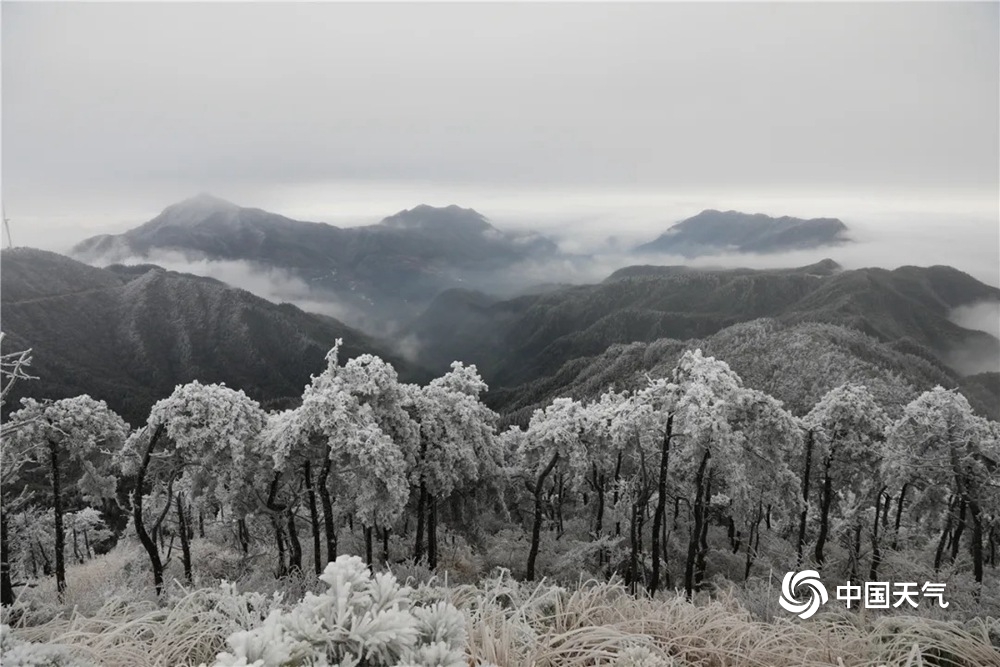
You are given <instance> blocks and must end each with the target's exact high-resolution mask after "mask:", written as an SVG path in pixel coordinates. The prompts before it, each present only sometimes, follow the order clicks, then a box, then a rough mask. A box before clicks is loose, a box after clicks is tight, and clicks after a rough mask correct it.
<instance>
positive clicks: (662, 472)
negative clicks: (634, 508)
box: [612, 378, 679, 595]
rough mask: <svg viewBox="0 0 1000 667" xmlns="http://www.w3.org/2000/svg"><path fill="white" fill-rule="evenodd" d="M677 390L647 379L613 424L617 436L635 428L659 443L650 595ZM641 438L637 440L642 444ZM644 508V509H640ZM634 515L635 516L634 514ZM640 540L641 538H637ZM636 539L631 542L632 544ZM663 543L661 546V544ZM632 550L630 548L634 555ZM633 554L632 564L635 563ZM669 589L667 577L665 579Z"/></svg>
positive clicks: (656, 580) (655, 579)
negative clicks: (647, 381)
mask: <svg viewBox="0 0 1000 667" xmlns="http://www.w3.org/2000/svg"><path fill="white" fill-rule="evenodd" d="M678 393H679V387H678V386H677V385H676V384H674V383H672V382H669V381H667V380H666V379H664V378H658V379H656V380H650V381H649V384H648V385H647V386H646V387H645V388H643V389H642V390H640V391H638V392H636V394H635V396H634V397H631V398H627V399H625V400H624V401H623V402H622V403H621V404H620V406H619V408H618V409H617V410H616V411H615V419H614V420H613V421H612V424H613V425H614V426H615V427H616V429H617V431H618V433H619V434H621V433H622V431H624V432H625V435H624V436H620V438H621V437H624V438H626V439H627V438H628V431H630V430H633V429H637V430H638V431H639V432H640V433H641V434H642V435H643V436H645V438H646V439H648V438H652V440H653V441H654V443H657V444H658V447H657V449H658V450H659V451H658V454H659V458H660V460H659V463H658V465H657V475H656V508H655V510H654V512H653V526H652V540H651V542H652V543H651V545H650V555H651V556H652V558H653V562H652V567H651V571H650V577H649V583H648V590H649V594H650V595H653V594H654V593H656V590H657V588H659V586H660V560H661V557H663V556H664V554H663V553H661V547H665V544H666V539H665V537H664V535H665V533H664V529H665V518H666V512H667V478H668V473H669V470H670V448H671V444H672V441H673V438H674V411H675V408H676V403H677V398H678ZM642 440H643V438H642V437H640V438H637V441H638V442H639V443H640V446H641V443H642ZM643 509H645V508H643ZM633 515H635V513H633ZM639 537H640V538H641V535H640V536H639ZM635 542H636V540H633V544H635ZM661 542H662V544H661ZM634 551H635V548H634V546H633V552H634ZM635 560H636V555H635V554H634V553H633V555H632V557H631V561H632V562H633V563H634V561H635ZM667 585H668V586H669V575H668V577H667Z"/></svg>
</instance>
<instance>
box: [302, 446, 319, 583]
mask: <svg viewBox="0 0 1000 667" xmlns="http://www.w3.org/2000/svg"><path fill="white" fill-rule="evenodd" d="M302 477H303V478H304V479H305V483H306V496H307V497H308V500H309V525H310V526H312V543H313V570H314V571H315V572H316V574H319V573H320V572H322V571H323V554H322V553H320V546H319V512H318V511H317V510H316V490H315V489H314V488H313V478H312V465H311V464H310V463H309V461H308V460H307V461H306V462H305V464H304V465H303V466H302Z"/></svg>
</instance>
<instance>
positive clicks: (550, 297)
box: [407, 260, 1000, 387]
mask: <svg viewBox="0 0 1000 667" xmlns="http://www.w3.org/2000/svg"><path fill="white" fill-rule="evenodd" d="M981 301H1000V290H998V289H997V288H995V287H991V286H989V285H985V284H983V283H981V282H979V281H977V280H976V279H975V278H973V277H971V276H969V275H967V274H965V273H962V272H961V271H958V270H957V269H953V268H950V267H944V266H934V267H927V268H920V267H902V268H899V269H896V270H893V271H888V270H885V269H878V268H868V269H857V270H852V271H845V270H842V269H841V268H840V267H839V265H837V264H836V262H834V261H832V260H824V261H822V262H819V263H817V264H814V265H810V266H806V267H802V268H799V269H781V270H751V269H695V268H690V267H684V266H675V267H650V266H638V267H628V268H625V269H622V270H619V271H617V272H615V273H614V274H612V275H611V276H609V277H608V278H607V279H606V280H604V281H603V282H601V283H598V284H594V285H578V286H574V287H568V288H564V289H560V290H556V291H550V292H546V293H543V294H534V295H525V296H521V297H517V298H514V299H497V298H495V297H491V296H489V295H486V294H482V293H477V292H470V291H468V290H450V291H447V292H445V293H443V294H441V295H440V296H438V297H437V299H435V300H434V302H433V303H431V305H430V306H429V307H428V309H427V310H426V311H425V312H424V313H423V314H422V315H421V316H420V317H418V318H416V319H415V320H414V321H413V322H412V323H411V324H410V326H409V328H408V329H407V333H408V335H409V336H411V338H412V339H413V340H414V341H415V343H416V345H417V349H418V350H419V353H418V357H417V358H418V360H419V362H420V363H422V364H424V365H426V366H427V367H428V368H430V369H431V370H434V371H437V370H440V369H442V368H446V367H447V363H448V362H450V361H451V359H453V358H459V359H463V360H466V361H469V362H472V363H476V364H477V365H479V367H480V368H481V369H482V370H483V372H484V376H485V377H486V379H487V380H488V381H490V382H492V383H493V384H494V385H496V386H497V387H514V386H518V385H520V384H523V383H526V382H532V381H535V380H537V379H539V378H542V377H546V376H550V375H552V374H554V373H556V372H557V371H558V370H559V369H560V368H561V367H562V366H563V365H564V364H565V363H567V362H569V361H571V360H572V359H575V358H578V357H586V356H591V355H597V354H600V353H602V352H603V351H604V350H606V349H607V348H608V347H609V346H611V345H614V344H621V343H633V342H652V341H656V340H658V339H662V338H669V339H674V340H681V341H683V340H691V339H703V338H706V337H709V336H712V335H713V334H715V333H717V332H719V331H721V330H722V329H725V328H726V327H729V326H731V325H733V324H737V323H739V322H747V321H750V320H755V319H758V318H773V319H775V320H778V321H780V322H783V323H787V324H796V323H800V322H818V323H827V324H835V325H840V326H845V327H850V328H852V329H856V330H858V331H860V332H862V333H864V334H866V335H868V336H871V337H872V338H873V339H875V340H878V341H882V342H884V343H891V344H893V345H896V346H902V347H906V348H908V349H912V350H917V351H919V354H920V355H921V356H923V357H927V358H932V359H934V360H935V361H936V363H937V364H938V365H940V366H942V367H944V368H947V367H948V363H949V362H950V361H951V360H952V357H953V356H954V355H955V354H956V352H958V351H968V350H973V351H975V354H974V355H972V356H974V357H975V358H977V359H983V360H987V361H986V363H987V364H992V366H987V367H988V368H991V369H998V368H1000V361H998V360H1000V341H998V340H997V339H996V338H995V337H994V336H991V335H990V334H988V333H985V332H982V331H974V330H970V329H965V328H963V327H961V326H959V325H957V324H955V323H954V322H952V321H951V320H949V319H948V315H949V313H950V312H951V310H952V309H954V308H955V307H957V306H960V305H964V304H967V303H974V302H981ZM974 370H979V369H978V368H975V369H973V368H964V369H958V371H956V370H951V371H950V372H951V373H956V372H961V374H965V373H970V372H972V371H974Z"/></svg>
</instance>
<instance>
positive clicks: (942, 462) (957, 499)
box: [882, 387, 1000, 584]
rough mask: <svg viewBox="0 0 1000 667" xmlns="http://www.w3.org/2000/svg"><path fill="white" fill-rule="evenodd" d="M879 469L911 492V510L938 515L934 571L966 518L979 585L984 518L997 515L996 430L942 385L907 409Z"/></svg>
mask: <svg viewBox="0 0 1000 667" xmlns="http://www.w3.org/2000/svg"><path fill="white" fill-rule="evenodd" d="M882 470H883V474H884V476H885V478H886V479H888V480H892V484H893V486H894V487H896V488H898V489H899V490H900V495H901V498H900V500H902V489H903V488H904V487H905V488H908V489H911V490H912V492H913V495H914V500H913V503H912V506H913V510H912V511H913V512H914V513H915V514H917V515H918V516H919V515H921V514H923V515H928V514H929V515H932V516H937V517H939V522H940V524H943V525H941V526H940V529H941V537H940V540H939V542H938V547H937V552H936V556H935V568H937V567H939V566H940V564H941V560H942V556H943V552H944V551H945V547H946V544H947V542H948V541H949V540H950V541H951V544H952V548H953V550H954V551H953V552H952V553H955V552H956V551H957V550H958V546H959V543H960V540H961V537H962V533H963V532H964V530H965V528H966V523H967V521H966V519H965V517H966V514H967V513H968V516H969V518H970V519H971V524H972V526H971V528H972V530H971V535H970V540H969V544H970V551H971V555H972V561H973V570H974V575H975V578H976V581H977V582H978V583H980V584H982V581H983V537H984V532H985V522H986V519H987V517H988V516H993V517H996V516H998V514H1000V426H998V425H997V423H996V422H990V421H988V420H986V419H983V418H982V417H979V416H977V415H975V414H974V413H973V412H972V408H971V407H970V405H969V402H968V401H967V400H966V398H965V397H964V396H962V395H961V394H959V393H957V392H955V391H953V390H946V389H943V388H942V387H935V388H934V389H932V390H930V391H926V392H924V393H923V394H921V395H920V396H918V397H917V398H916V399H914V400H913V401H912V402H911V403H910V404H909V405H907V406H906V408H905V410H904V412H903V416H902V417H901V418H900V419H899V420H898V421H897V422H896V423H895V424H894V425H893V426H892V428H891V430H890V434H889V438H888V443H887V446H886V452H885V458H884V460H883V462H882Z"/></svg>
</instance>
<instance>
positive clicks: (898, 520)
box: [892, 483, 910, 551]
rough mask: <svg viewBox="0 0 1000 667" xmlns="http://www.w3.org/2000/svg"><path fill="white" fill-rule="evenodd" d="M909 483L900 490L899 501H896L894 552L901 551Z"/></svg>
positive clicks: (893, 536) (893, 531)
mask: <svg viewBox="0 0 1000 667" xmlns="http://www.w3.org/2000/svg"><path fill="white" fill-rule="evenodd" d="M909 487H910V485H909V483H907V484H903V488H901V489H900V490H899V500H897V501H896V520H895V521H894V522H893V529H892V550H893V551H896V550H898V549H899V526H900V524H901V523H902V521H903V500H905V499H906V491H907V489H909Z"/></svg>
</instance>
